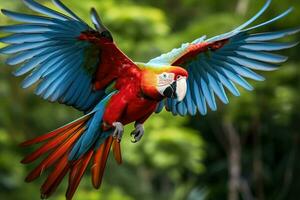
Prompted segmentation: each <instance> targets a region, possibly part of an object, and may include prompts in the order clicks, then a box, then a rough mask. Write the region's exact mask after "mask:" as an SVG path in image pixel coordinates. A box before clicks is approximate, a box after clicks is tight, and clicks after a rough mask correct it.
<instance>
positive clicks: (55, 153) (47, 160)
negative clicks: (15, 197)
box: [25, 126, 84, 182]
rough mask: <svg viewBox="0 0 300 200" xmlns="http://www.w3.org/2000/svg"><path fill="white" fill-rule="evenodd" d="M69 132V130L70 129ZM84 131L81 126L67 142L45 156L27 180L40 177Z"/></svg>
mask: <svg viewBox="0 0 300 200" xmlns="http://www.w3.org/2000/svg"><path fill="white" fill-rule="evenodd" d="M68 132H69V131H68ZM83 132H84V127H83V126H80V127H79V128H78V129H77V130H76V131H75V132H74V133H73V134H72V135H71V136H70V137H69V138H68V139H67V140H66V141H65V142H63V143H62V144H61V145H60V146H59V147H58V148H57V149H56V150H54V151H53V152H52V153H51V154H49V156H48V157H47V158H45V159H44V160H43V161H42V162H41V163H40V164H39V165H38V166H37V167H36V168H35V169H34V170H33V171H32V172H31V173H30V174H29V175H28V176H27V177H26V179H25V180H26V181H27V182H31V181H33V180H35V179H36V178H38V177H39V176H40V175H41V174H42V172H43V171H44V170H46V169H47V168H49V167H50V166H51V165H53V164H54V163H55V161H57V160H58V159H59V158H61V157H62V156H63V155H64V154H66V153H67V151H68V150H69V149H70V148H71V147H72V145H73V144H74V143H75V142H76V140H77V139H78V138H79V136H80V135H81V134H82V133H83Z"/></svg>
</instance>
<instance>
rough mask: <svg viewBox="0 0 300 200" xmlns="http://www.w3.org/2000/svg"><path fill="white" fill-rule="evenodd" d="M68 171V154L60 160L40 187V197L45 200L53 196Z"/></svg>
mask: <svg viewBox="0 0 300 200" xmlns="http://www.w3.org/2000/svg"><path fill="white" fill-rule="evenodd" d="M69 169H70V165H69V162H68V154H66V155H65V156H64V157H62V158H61V160H60V161H59V162H58V163H57V165H56V166H55V169H54V170H53V171H52V172H51V173H50V174H49V176H48V178H47V179H46V181H45V182H44V184H43V185H42V187H41V197H42V199H46V198H48V197H49V196H51V194H53V193H54V192H55V190H56V188H57V187H58V185H59V184H60V182H61V181H62V180H63V178H64V177H65V175H66V174H67V172H68V171H69Z"/></svg>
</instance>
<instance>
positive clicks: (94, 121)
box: [69, 92, 115, 160]
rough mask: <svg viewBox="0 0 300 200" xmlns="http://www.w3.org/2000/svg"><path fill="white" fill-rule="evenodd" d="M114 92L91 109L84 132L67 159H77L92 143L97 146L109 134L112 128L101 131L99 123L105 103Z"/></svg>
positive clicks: (100, 122)
mask: <svg viewBox="0 0 300 200" xmlns="http://www.w3.org/2000/svg"><path fill="white" fill-rule="evenodd" d="M114 94H115V92H112V93H110V94H109V95H107V96H106V97H105V98H103V100H101V101H100V102H99V103H98V104H97V105H96V106H95V108H94V109H93V110H92V111H91V113H94V114H93V116H92V117H91V118H90V120H89V121H88V122H87V124H86V130H85V132H84V133H83V134H82V136H81V137H80V139H79V140H78V141H77V142H76V144H75V145H74V147H73V149H72V151H71V153H70V155H69V160H76V159H78V158H79V157H80V156H82V155H83V154H85V153H86V152H87V151H88V150H89V149H91V148H92V147H93V145H94V146H95V148H96V147H99V146H100V145H101V144H102V143H103V142H104V141H105V139H106V138H107V137H109V136H110V135H111V133H112V130H108V131H106V132H103V131H102V128H101V124H102V120H103V114H104V111H105V107H106V104H107V102H108V101H109V100H110V98H111V97H112V95H114Z"/></svg>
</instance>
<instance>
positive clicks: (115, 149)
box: [113, 139, 122, 165]
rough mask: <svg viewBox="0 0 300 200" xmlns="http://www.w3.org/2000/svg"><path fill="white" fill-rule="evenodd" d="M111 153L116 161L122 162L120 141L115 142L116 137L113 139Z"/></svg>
mask: <svg viewBox="0 0 300 200" xmlns="http://www.w3.org/2000/svg"><path fill="white" fill-rule="evenodd" d="M113 153H114V158H115V160H116V161H117V163H118V164H119V165H120V164H122V154H121V143H120V142H117V140H116V139H114V140H113Z"/></svg>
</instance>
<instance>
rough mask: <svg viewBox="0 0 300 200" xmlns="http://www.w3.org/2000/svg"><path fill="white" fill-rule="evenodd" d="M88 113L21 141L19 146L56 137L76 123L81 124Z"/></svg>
mask: <svg viewBox="0 0 300 200" xmlns="http://www.w3.org/2000/svg"><path fill="white" fill-rule="evenodd" d="M90 115H91V113H89V114H86V115H84V116H82V117H80V118H79V119H77V120H75V121H73V122H70V123H69V124H67V125H65V126H62V127H60V128H58V129H56V130H54V131H51V132H49V133H47V134H45V135H42V136H39V137H37V138H35V139H32V140H28V141H26V142H23V143H21V144H20V146H22V147H27V146H31V145H34V144H38V143H41V142H44V141H46V140H48V139H51V138H53V137H56V136H57V135H59V134H61V133H63V132H65V131H67V130H69V129H72V128H74V127H75V126H77V125H78V124H82V123H83V122H84V121H86V120H87V119H89V118H90Z"/></svg>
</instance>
